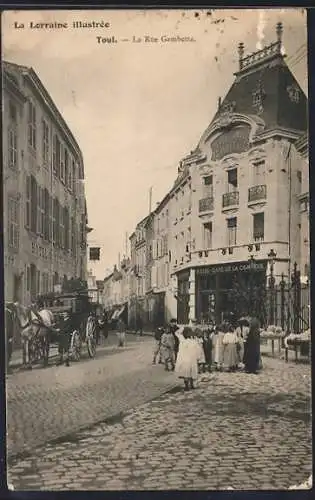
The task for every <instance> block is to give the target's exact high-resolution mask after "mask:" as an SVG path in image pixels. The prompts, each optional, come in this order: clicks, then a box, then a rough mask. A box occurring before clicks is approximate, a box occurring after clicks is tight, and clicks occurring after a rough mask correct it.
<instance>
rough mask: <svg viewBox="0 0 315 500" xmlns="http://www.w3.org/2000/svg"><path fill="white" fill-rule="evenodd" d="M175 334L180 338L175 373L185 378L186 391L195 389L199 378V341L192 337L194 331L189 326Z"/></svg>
mask: <svg viewBox="0 0 315 500" xmlns="http://www.w3.org/2000/svg"><path fill="white" fill-rule="evenodd" d="M175 335H176V336H177V338H178V340H179V347H178V354H177V359H176V364H175V373H177V375H178V377H179V378H182V379H183V380H184V385H185V391H188V390H189V389H194V383H195V381H196V380H197V378H198V362H197V359H198V351H197V343H196V342H195V340H194V339H193V338H192V335H193V332H192V329H191V328H190V327H189V326H185V327H181V328H179V329H178V330H177V331H176V332H175Z"/></svg>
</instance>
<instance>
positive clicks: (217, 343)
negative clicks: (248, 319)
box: [212, 324, 226, 370]
mask: <svg viewBox="0 0 315 500" xmlns="http://www.w3.org/2000/svg"><path fill="white" fill-rule="evenodd" d="M225 333H226V325H225V324H222V325H220V326H219V327H218V329H217V333H216V334H215V335H214V337H213V339H212V342H213V360H214V363H215V365H216V369H217V370H221V369H222V366H223V349H224V346H223V343H222V340H223V337H224V335H225Z"/></svg>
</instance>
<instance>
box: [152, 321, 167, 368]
mask: <svg viewBox="0 0 315 500" xmlns="http://www.w3.org/2000/svg"><path fill="white" fill-rule="evenodd" d="M163 333H164V328H163V327H161V326H159V327H158V328H157V329H156V330H155V333H154V348H153V361H152V363H153V364H154V365H155V364H156V358H157V357H158V356H159V363H160V364H161V363H163V361H162V352H161V338H162V335H163Z"/></svg>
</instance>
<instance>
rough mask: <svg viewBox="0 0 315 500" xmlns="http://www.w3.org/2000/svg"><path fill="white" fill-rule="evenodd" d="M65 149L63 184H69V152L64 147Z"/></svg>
mask: <svg viewBox="0 0 315 500" xmlns="http://www.w3.org/2000/svg"><path fill="white" fill-rule="evenodd" d="M64 150H65V185H66V186H67V187H68V186H69V153H68V150H67V149H66V148H64Z"/></svg>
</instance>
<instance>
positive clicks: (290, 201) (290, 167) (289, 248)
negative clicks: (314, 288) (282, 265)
mask: <svg viewBox="0 0 315 500" xmlns="http://www.w3.org/2000/svg"><path fill="white" fill-rule="evenodd" d="M286 161H287V163H288V172H289V210H288V213H289V218H288V226H289V227H288V231H289V234H288V253H289V267H288V280H289V281H290V279H291V212H292V162H291V143H290V146H289V149H288V154H287V158H286Z"/></svg>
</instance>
